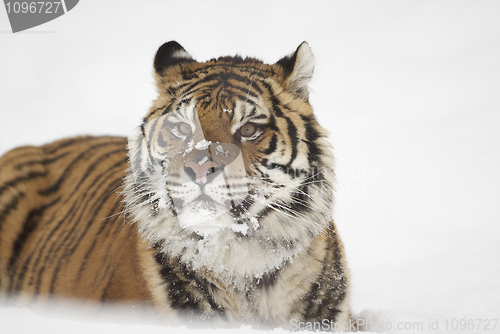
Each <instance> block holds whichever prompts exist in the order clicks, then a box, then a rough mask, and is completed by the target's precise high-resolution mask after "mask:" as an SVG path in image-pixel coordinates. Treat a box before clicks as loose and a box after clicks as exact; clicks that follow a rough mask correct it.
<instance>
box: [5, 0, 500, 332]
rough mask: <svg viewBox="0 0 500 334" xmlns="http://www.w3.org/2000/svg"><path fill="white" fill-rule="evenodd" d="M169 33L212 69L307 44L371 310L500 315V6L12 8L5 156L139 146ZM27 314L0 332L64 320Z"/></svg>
mask: <svg viewBox="0 0 500 334" xmlns="http://www.w3.org/2000/svg"><path fill="white" fill-rule="evenodd" d="M169 40H177V41H178V42H179V43H181V44H182V45H183V46H184V47H185V48H186V50H188V52H190V53H191V55H193V57H194V58H195V59H197V60H199V61H205V60H208V59H210V58H212V57H218V56H221V55H234V54H237V53H238V54H241V55H244V56H255V57H258V58H261V59H263V60H264V61H266V62H268V63H273V62H275V61H277V60H278V59H280V58H281V57H282V56H284V55H286V54H288V53H291V52H293V51H294V50H295V49H296V47H297V46H298V45H299V44H300V43H301V42H302V41H304V40H306V41H308V42H309V44H310V46H311V47H312V49H313V52H314V54H315V56H316V61H317V66H316V72H315V76H314V79H313V82H312V83H311V88H312V91H313V92H312V95H311V102H312V104H313V107H314V108H315V110H316V115H317V117H318V118H319V120H320V122H321V123H322V124H323V125H324V126H325V127H326V128H327V129H328V130H329V131H330V133H331V136H330V139H331V142H332V143H333V145H334V147H335V155H336V159H337V173H338V193H337V204H336V207H335V217H336V222H337V225H338V229H339V230H340V234H341V237H342V239H343V240H344V243H345V247H346V251H347V256H348V260H349V262H350V267H351V271H352V282H353V296H352V297H353V298H352V307H353V310H354V313H355V315H356V316H360V317H362V318H364V319H365V320H368V321H372V322H374V323H375V322H377V323H378V324H380V323H382V322H390V323H391V324H393V325H394V326H397V324H398V323H405V324H406V322H407V321H417V322H422V323H423V324H424V326H425V328H427V326H428V323H429V320H431V321H434V320H439V329H438V330H437V331H432V332H433V333H436V332H446V331H445V329H446V328H445V322H444V321H445V320H446V319H458V320H460V319H467V320H468V319H492V318H500V302H499V296H500V279H499V276H500V252H499V251H500V247H499V245H498V239H499V234H500V194H499V191H500V176H499V174H500V168H499V167H500V132H499V129H500V2H498V1H342V2H341V1H331V2H329V3H328V4H327V2H326V1H247V2H235V1H232V2H230V1H176V2H174V1H117V0H115V1H110V0H107V1H97V0H83V1H80V3H79V4H78V5H77V6H76V7H75V8H74V9H73V10H72V11H70V12H68V14H66V15H64V16H62V17H60V18H58V19H56V20H54V21H51V22H48V23H46V24H44V25H42V26H39V27H35V28H33V29H31V30H28V31H26V32H22V33H17V34H12V33H11V32H10V26H9V23H8V19H7V15H6V12H5V10H4V9H3V8H0V154H3V153H5V152H6V151H8V150H9V149H12V148H14V147H16V146H19V145H24V144H36V145H38V144H43V143H47V142H50V141H52V140H55V139H59V138H62V137H66V136H73V135H76V134H95V135H100V134H112V135H122V136H127V135H128V134H129V133H130V132H131V131H132V130H133V128H134V127H135V126H137V125H138V124H139V122H140V120H141V117H142V116H143V115H144V114H145V113H146V112H147V110H148V108H149V106H150V104H151V101H152V99H154V97H155V94H156V93H155V88H154V85H153V80H152V76H151V73H152V61H153V57H154V54H155V51H156V49H157V48H158V47H159V46H160V45H161V44H162V43H164V42H166V41H169ZM0 172H1V171H0ZM19 312H21V311H20V310H16V309H12V308H0V322H1V323H0V326H2V328H1V329H8V330H7V331H6V332H10V333H13V332H19V331H21V332H22V331H23V329H24V330H26V331H28V327H26V328H25V327H22V326H28V324H31V325H34V326H36V328H38V329H39V330H40V329H42V328H45V327H44V326H49V327H50V326H59V325H60V326H64V324H63V322H61V323H59V325H58V324H53V323H52V322H51V321H47V320H42V318H40V317H38V316H35V315H33V314H32V313H30V311H23V312H25V313H19ZM29 316H32V317H33V321H31V322H30V321H27V322H26V321H21V323H22V324H23V325H21V327H18V326H19V323H18V322H17V320H15V319H17V318H16V317H18V318H20V319H21V318H22V319H26V317H29ZM13 319H14V320H13ZM38 324H40V325H38ZM71 326H73V327H74V325H73V324H72V325H71ZM84 328H85V327H84ZM92 330H94V328H93V329H92ZM170 330H171V331H172V329H170ZM246 330H247V331H250V330H249V329H248V328H247V329H246ZM0 331H1V332H2V333H4V331H3V330H0ZM400 332H402V333H410V332H411V331H404V330H403V331H400ZM466 332H467V333H473V332H477V331H466ZM492 332H497V333H498V332H500V324H497V328H496V331H485V333H492Z"/></svg>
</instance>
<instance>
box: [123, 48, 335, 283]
mask: <svg viewBox="0 0 500 334" xmlns="http://www.w3.org/2000/svg"><path fill="white" fill-rule="evenodd" d="M313 69H314V59H313V55H312V52H311V50H310V47H309V46H308V44H307V43H305V42H304V43H302V44H301V45H300V46H299V47H298V48H297V50H296V51H295V52H294V53H293V54H291V55H289V56H287V57H284V58H283V59H281V60H279V61H278V62H276V63H275V64H273V65H268V64H264V63H263V62H262V61H259V60H257V59H253V58H245V59H243V58H241V57H239V56H236V57H221V58H218V59H212V60H210V61H208V62H205V63H199V62H196V61H195V60H194V59H193V58H192V57H191V56H190V55H189V54H188V53H187V52H186V50H185V49H184V48H183V47H182V46H180V45H179V44H178V43H177V42H173V41H172V42H168V43H166V44H164V45H162V46H161V47H160V48H159V50H158V52H157V54H156V56H155V60H154V76H155V80H156V84H157V88H158V94H159V95H158V97H157V99H156V100H155V101H154V103H153V106H152V107H151V109H150V111H149V113H148V114H147V115H146V116H145V117H144V119H143V122H142V124H141V126H139V127H138V128H137V129H136V130H135V131H134V133H133V134H132V135H131V136H130V138H129V145H128V150H129V158H130V170H129V174H128V176H127V179H126V183H125V184H126V188H125V196H126V204H127V208H128V209H129V210H130V211H131V213H132V215H133V217H134V219H135V221H136V222H137V224H138V226H139V230H140V231H141V232H142V234H143V235H144V236H145V237H147V238H148V239H149V240H150V242H151V243H154V244H155V245H158V247H161V249H162V250H163V251H164V252H166V253H168V254H169V255H170V256H175V257H179V258H180V260H182V261H184V262H185V263H188V264H190V265H192V266H194V267H195V268H202V267H203V268H205V269H209V270H214V271H218V272H222V271H226V272H228V271H229V274H230V275H236V274H244V275H248V274H250V275H253V276H257V277H258V276H259V275H262V274H264V273H266V272H269V271H271V270H273V269H275V268H278V267H279V266H280V265H282V264H283V263H284V262H286V261H289V260H290V259H291V258H293V256H295V255H297V254H299V253H300V252H301V251H302V250H303V249H304V247H305V246H307V245H308V244H309V243H311V242H312V240H314V238H315V236H316V235H318V233H322V232H325V229H327V226H328V225H327V224H328V222H329V220H330V218H331V207H332V201H333V178H334V177H333V170H332V164H333V158H332V154H331V149H330V146H329V144H328V143H327V142H326V140H325V131H324V130H323V128H322V127H321V126H320V125H319V124H318V123H317V121H316V119H315V117H314V115H313V111H312V108H311V105H310V104H309V101H308V88H307V84H308V83H309V81H310V79H311V76H312V73H313ZM242 259H244V260H242Z"/></svg>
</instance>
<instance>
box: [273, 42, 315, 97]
mask: <svg viewBox="0 0 500 334" xmlns="http://www.w3.org/2000/svg"><path fill="white" fill-rule="evenodd" d="M276 64H278V65H279V66H281V68H282V69H283V71H284V73H285V78H286V80H285V85H286V86H287V87H288V89H289V90H290V91H291V92H292V93H294V94H296V95H297V96H300V97H302V98H304V99H307V98H308V97H309V90H308V88H307V85H308V84H309V82H310V81H311V78H312V74H313V72H314V56H313V53H312V51H311V47H309V44H307V42H302V44H300V45H299V47H298V48H297V50H295V52H294V53H292V54H290V55H288V56H286V57H284V58H282V59H280V60H278V61H277V62H276Z"/></svg>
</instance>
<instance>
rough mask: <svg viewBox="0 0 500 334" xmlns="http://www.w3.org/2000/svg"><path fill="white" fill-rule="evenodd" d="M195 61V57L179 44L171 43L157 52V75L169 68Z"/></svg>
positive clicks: (164, 45)
mask: <svg viewBox="0 0 500 334" xmlns="http://www.w3.org/2000/svg"><path fill="white" fill-rule="evenodd" d="M194 61H195V60H194V59H193V57H191V55H190V54H189V53H187V51H186V50H184V48H183V47H182V46H181V45H180V44H179V43H177V42H176V41H170V42H167V43H165V44H163V45H162V46H160V48H159V49H158V51H156V56H155V60H154V67H155V71H156V73H158V74H159V75H161V74H162V72H163V71H164V70H165V69H166V68H167V67H170V66H174V65H178V64H181V63H191V62H194Z"/></svg>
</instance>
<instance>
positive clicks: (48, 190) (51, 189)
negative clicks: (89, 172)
mask: <svg viewBox="0 0 500 334" xmlns="http://www.w3.org/2000/svg"><path fill="white" fill-rule="evenodd" d="M119 144H123V142H121V141H120V142H114V141H112V142H104V143H99V144H95V145H92V146H91V147H89V148H88V149H86V150H85V151H83V152H82V153H80V154H79V155H78V157H76V158H75V159H73V161H71V163H70V164H69V165H68V166H67V167H66V168H65V169H64V172H63V174H62V175H61V176H60V177H59V179H58V180H57V181H56V182H55V183H54V184H52V185H51V186H49V187H48V188H46V189H43V190H39V191H38V193H39V194H40V195H42V196H47V195H50V194H53V193H55V192H56V191H58V190H59V188H60V187H61V184H62V183H63V182H64V181H65V179H66V177H67V176H68V174H69V172H70V171H71V169H72V168H73V167H74V166H75V165H76V164H77V163H78V162H80V161H81V160H82V159H83V158H84V157H85V155H86V154H88V153H89V152H91V151H93V150H95V149H96V148H98V147H102V146H112V145H119Z"/></svg>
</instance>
